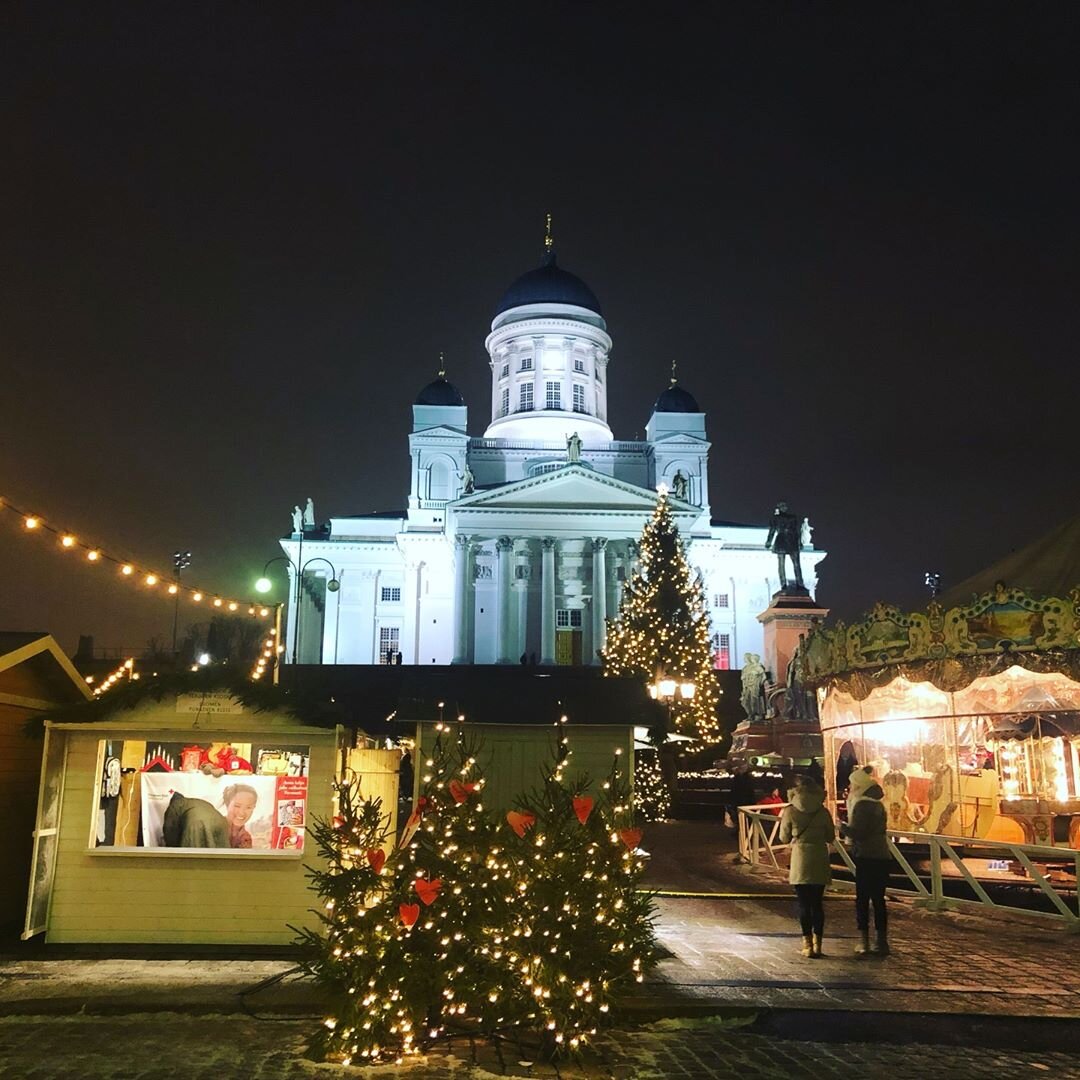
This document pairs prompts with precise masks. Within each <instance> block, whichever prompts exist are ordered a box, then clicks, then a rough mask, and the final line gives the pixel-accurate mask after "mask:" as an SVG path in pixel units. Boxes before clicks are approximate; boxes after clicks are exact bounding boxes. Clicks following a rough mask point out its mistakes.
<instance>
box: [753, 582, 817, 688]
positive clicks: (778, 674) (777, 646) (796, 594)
mask: <svg viewBox="0 0 1080 1080" xmlns="http://www.w3.org/2000/svg"><path fill="white" fill-rule="evenodd" d="M828 614H829V609H828V608H823V607H819V606H818V604H817V602H816V601H815V600H814V598H813V597H812V596H811V595H810V593H809V592H807V591H806V589H797V588H796V587H795V586H792V587H791V588H790V589H787V590H782V591H781V592H778V593H773V596H772V600H771V601H770V603H769V606H768V607H767V608H766V609H765V610H764V611H763V612H762V613H761V614H760V615H759V616H758V622H759V623H761V626H762V630H763V631H764V635H765V646H764V648H765V651H764V653H763V654H762V657H761V662H762V663H763V664H764V665H765V667H766V668H767V669H768V671H769V675H770V677H771V679H772V681H773V682H774V683H780V684H781V685H783V684H784V682H785V681H786V679H787V666H788V661H790V660H791V657H792V654H793V653H794V652H795V650H796V649H797V648H798V646H799V635H800V634H806V633H809V631H810V627H811V626H813V625H814V624H815V623H816V622H819V621H821V620H822V619H824V618H825V616H826V615H828Z"/></svg>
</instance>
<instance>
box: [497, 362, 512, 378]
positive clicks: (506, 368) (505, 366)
mask: <svg viewBox="0 0 1080 1080" xmlns="http://www.w3.org/2000/svg"><path fill="white" fill-rule="evenodd" d="M509 374H510V365H509V364H503V366H502V374H501V375H500V376H499V378H500V379H505V378H506V376H507V375H509Z"/></svg>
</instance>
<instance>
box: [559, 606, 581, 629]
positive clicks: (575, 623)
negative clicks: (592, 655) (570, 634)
mask: <svg viewBox="0 0 1080 1080" xmlns="http://www.w3.org/2000/svg"><path fill="white" fill-rule="evenodd" d="M555 627H556V629H558V630H580V629H581V609H580V608H559V610H558V611H556V612H555Z"/></svg>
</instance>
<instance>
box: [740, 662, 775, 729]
mask: <svg viewBox="0 0 1080 1080" xmlns="http://www.w3.org/2000/svg"><path fill="white" fill-rule="evenodd" d="M768 679H769V673H768V672H767V671H766V670H765V665H764V664H763V663H762V662H761V656H760V655H759V654H758V653H744V654H743V669H742V689H741V690H740V692H739V702H740V703H741V705H742V707H743V712H745V713H746V718H747V719H748V720H749V721H750V722H751V723H753V722H754V721H756V720H764V719H765V684H766V682H768Z"/></svg>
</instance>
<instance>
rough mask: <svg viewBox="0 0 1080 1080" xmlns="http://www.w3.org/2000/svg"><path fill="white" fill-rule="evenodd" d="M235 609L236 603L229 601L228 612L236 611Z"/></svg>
mask: <svg viewBox="0 0 1080 1080" xmlns="http://www.w3.org/2000/svg"><path fill="white" fill-rule="evenodd" d="M236 608H237V604H236V601H235V600H230V601H229V610H230V611H235V610H236Z"/></svg>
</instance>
